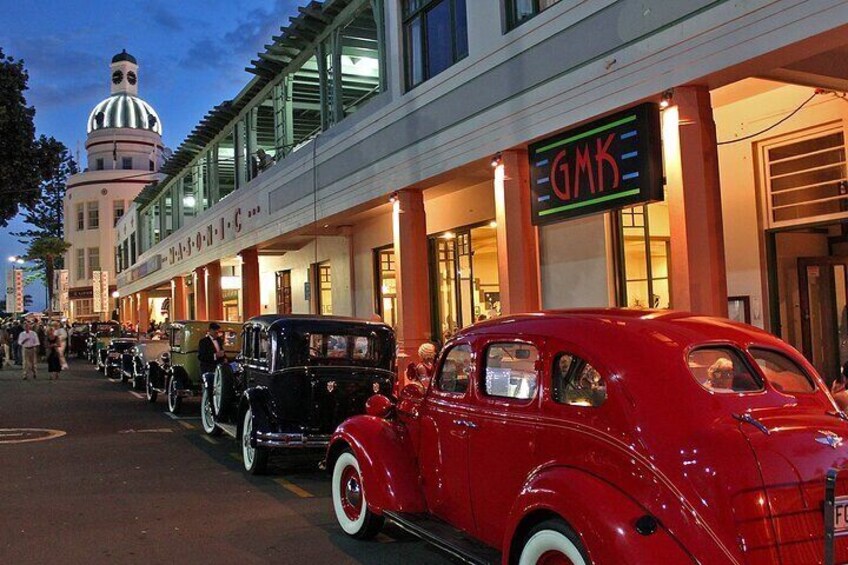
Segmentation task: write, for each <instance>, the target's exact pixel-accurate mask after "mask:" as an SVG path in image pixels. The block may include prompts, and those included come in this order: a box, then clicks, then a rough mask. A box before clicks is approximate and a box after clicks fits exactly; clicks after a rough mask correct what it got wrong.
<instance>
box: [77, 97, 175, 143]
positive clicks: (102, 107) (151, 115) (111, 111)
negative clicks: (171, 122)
mask: <svg viewBox="0 0 848 565" xmlns="http://www.w3.org/2000/svg"><path fill="white" fill-rule="evenodd" d="M105 128H134V129H143V130H147V131H152V132H154V133H158V134H159V135H162V122H161V120H159V115H158V114H157V113H156V110H154V109H153V107H152V106H151V105H150V104H148V103H147V102H145V101H144V100H142V99H141V98H139V97H138V96H132V95H130V94H126V93H121V94H113V95H112V96H110V97H109V98H107V99H106V100H104V101H103V102H101V103H100V104H98V105H97V106H95V107H94V109H93V110H92V111H91V114H90V115H89V116H88V133H91V132H93V131H94V130H98V129H105Z"/></svg>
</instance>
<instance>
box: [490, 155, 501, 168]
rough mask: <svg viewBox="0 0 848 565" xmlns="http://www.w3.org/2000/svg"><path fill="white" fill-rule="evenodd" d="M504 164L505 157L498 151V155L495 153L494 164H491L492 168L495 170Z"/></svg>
mask: <svg viewBox="0 0 848 565" xmlns="http://www.w3.org/2000/svg"><path fill="white" fill-rule="evenodd" d="M502 162H503V155H502V154H501V152H500V151H498V152H497V153H495V156H494V157H492V162H491V165H492V168H493V169H494V168H497V166H498V165H500V164H501V163H502Z"/></svg>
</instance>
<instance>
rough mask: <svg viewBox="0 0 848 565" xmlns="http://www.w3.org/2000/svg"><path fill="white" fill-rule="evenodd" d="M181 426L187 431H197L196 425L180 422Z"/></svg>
mask: <svg viewBox="0 0 848 565" xmlns="http://www.w3.org/2000/svg"><path fill="white" fill-rule="evenodd" d="M179 424H180V425H181V426H182V427H184V428H185V429H187V430H196V429H197V427H196V426H195V425H194V424H189V423H188V422H184V421H182V420H180V421H179Z"/></svg>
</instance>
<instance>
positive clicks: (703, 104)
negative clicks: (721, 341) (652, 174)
mask: <svg viewBox="0 0 848 565" xmlns="http://www.w3.org/2000/svg"><path fill="white" fill-rule="evenodd" d="M674 104H675V106H672V107H670V108H668V109H667V110H666V111H665V113H664V114H665V115H664V116H663V121H664V124H663V140H664V149H665V160H666V176H667V183H668V184H667V188H668V211H669V220H670V233H671V292H672V303H673V306H674V308H675V309H677V310H688V311H690V312H694V313H697V314H705V315H711V316H721V317H726V316H727V272H726V268H725V259H724V230H723V226H722V216H721V190H720V183H719V173H718V147H717V145H716V129H715V122H714V121H713V112H712V106H711V105H710V92H709V89H707V87H706V86H685V87H679V88H675V89H674ZM675 113H676V116H675ZM675 118H676V119H675Z"/></svg>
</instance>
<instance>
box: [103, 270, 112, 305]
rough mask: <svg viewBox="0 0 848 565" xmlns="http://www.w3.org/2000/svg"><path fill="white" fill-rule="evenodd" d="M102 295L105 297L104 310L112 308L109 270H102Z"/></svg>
mask: <svg viewBox="0 0 848 565" xmlns="http://www.w3.org/2000/svg"><path fill="white" fill-rule="evenodd" d="M100 295H101V296H102V297H103V310H102V311H103V312H109V311H110V310H111V307H110V304H111V303H112V300H111V298H112V295H111V294H110V293H109V271H100Z"/></svg>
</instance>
